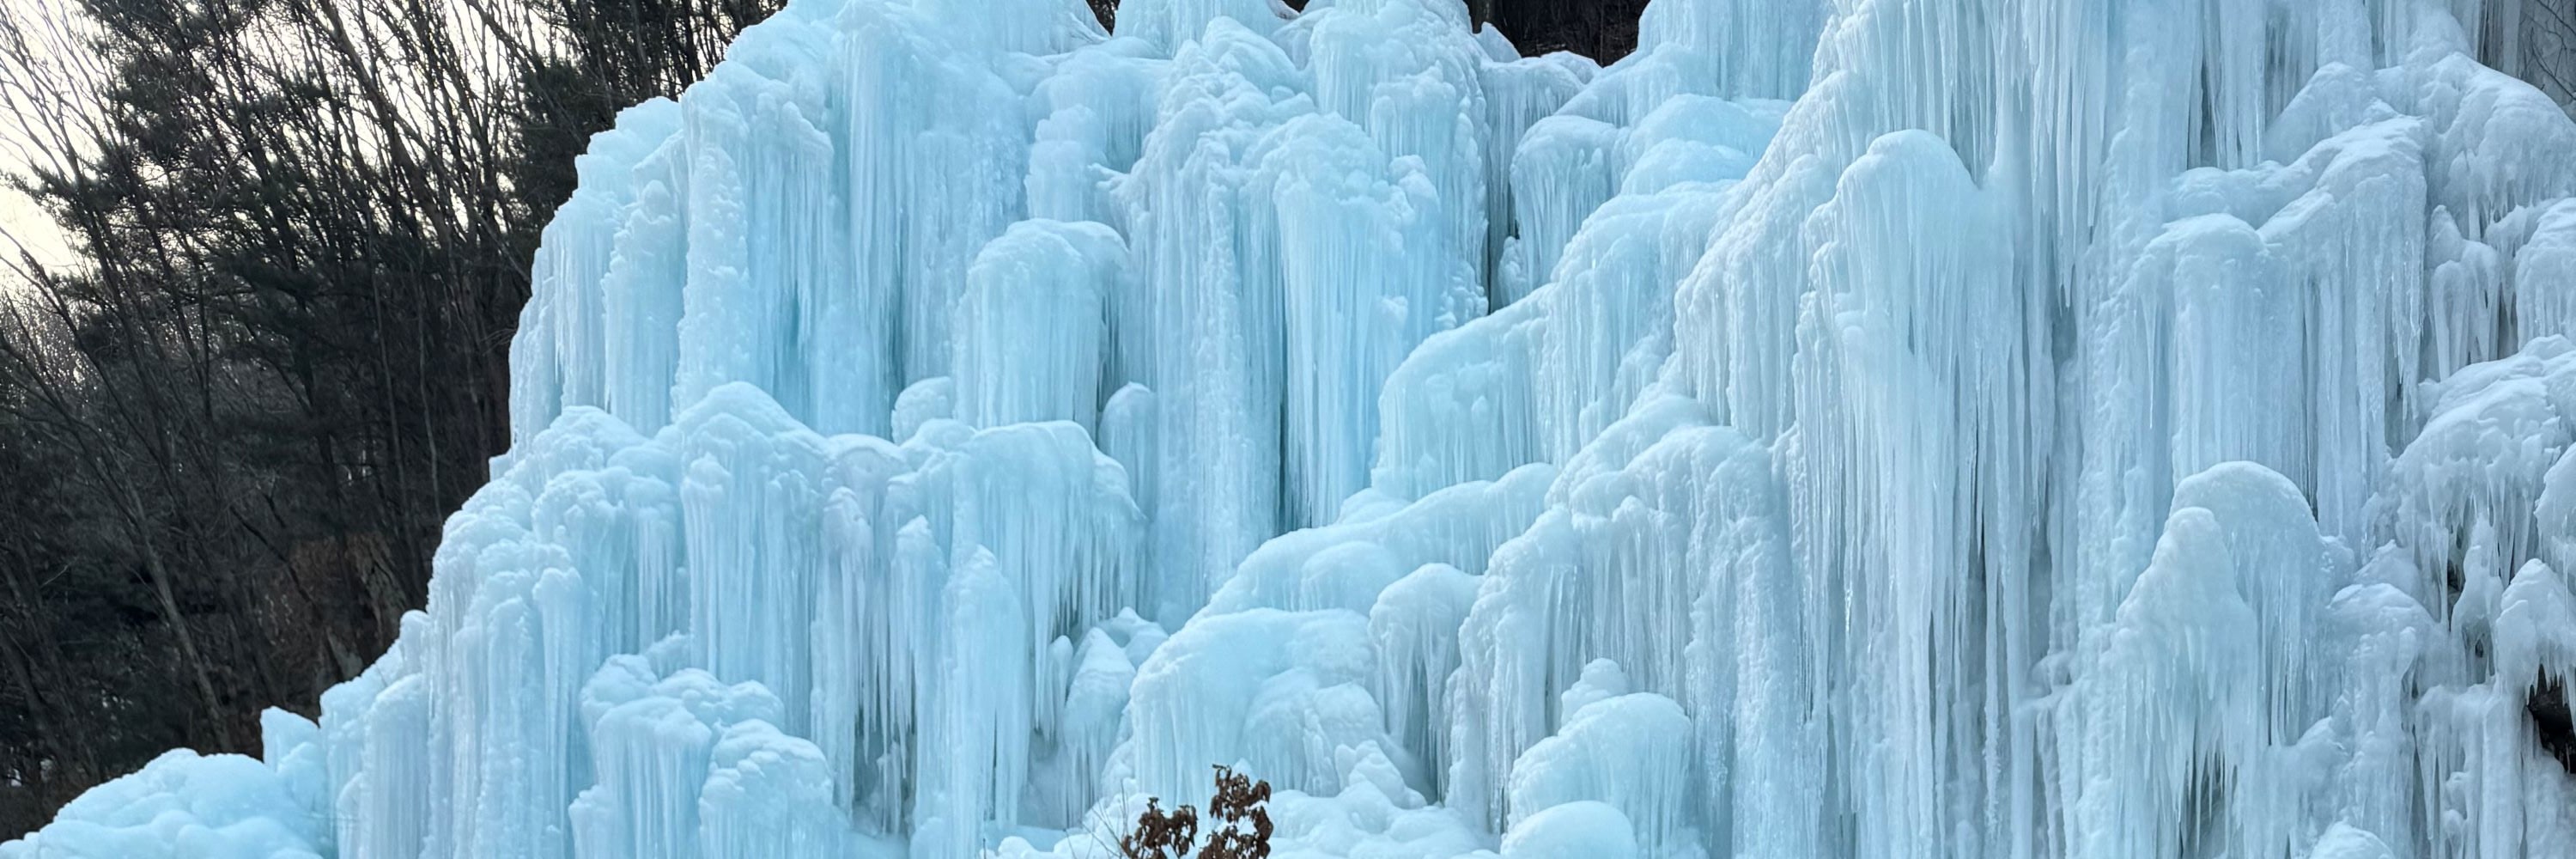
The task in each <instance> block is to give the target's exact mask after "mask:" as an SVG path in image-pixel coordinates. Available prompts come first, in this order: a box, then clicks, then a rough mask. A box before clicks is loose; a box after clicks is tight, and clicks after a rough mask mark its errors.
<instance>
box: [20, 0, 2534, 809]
mask: <svg viewBox="0 0 2576 859" xmlns="http://www.w3.org/2000/svg"><path fill="white" fill-rule="evenodd" d="M2472 5H2474V4H2457V3H2450V2H2443V1H2442V0H2335V2H2293V0H2243V1H2242V2H2240V1H2239V0H2139V2H2108V0H2064V1H2063V2H2038V0H1831V2H1827V0H1793V2H1785V3H1784V2H1769V0H1655V2H1654V3H1652V4H1651V5H1650V6H1649V8H1648V10H1647V13H1646V16H1645V19H1644V23H1643V25H1642V31H1641V34H1640V38H1639V46H1640V49H1639V50H1638V52H1637V53H1635V54H1633V55H1631V56H1629V57H1627V58H1625V59H1622V60H1620V61H1618V62H1615V63H1612V64H1610V65H1608V66H1602V65H1599V64H1597V63H1594V62H1592V61H1590V60H1587V59H1584V58H1581V57H1575V56H1571V55H1564V54H1557V55H1549V56H1538V57H1523V56H1521V55H1520V54H1519V52H1518V50H1517V49H1516V48H1514V47H1513V46H1512V45H1511V44H1510V43H1509V41H1508V40H1505V39H1503V38H1501V37H1500V36H1499V34H1495V33H1492V32H1490V31H1485V32H1477V31H1473V30H1471V29H1470V27H1469V25H1468V23H1467V22H1468V21H1469V19H1470V16H1469V15H1468V14H1467V7H1466V4H1465V3H1464V2H1463V0H1314V2H1311V3H1308V4H1306V6H1305V8H1304V10H1303V11H1302V12H1298V11H1291V10H1290V9H1288V8H1287V7H1286V6H1285V5H1284V4H1278V3H1273V2H1269V0H1129V2H1126V3H1122V4H1121V8H1120V10H1119V15H1118V24H1117V29H1116V30H1115V31H1114V32H1112V31H1104V30H1103V29H1102V28H1100V27H1099V26H1098V25H1097V24H1096V23H1095V20H1094V19H1093V18H1092V17H1091V14H1090V11H1089V9H1088V7H1087V6H1086V5H1085V4H1084V3H1082V2H1080V0H979V2H965V0H792V2H790V3H788V4H787V5H786V7H785V8H784V9H783V10H782V11H781V12H779V13H778V14H777V15H776V16H775V17H773V18H772V19H771V20H769V21H766V22H764V23H762V24H759V25H757V26H754V27H752V28H749V29H748V30H746V31H745V32H744V33H743V34H742V36H741V37H740V38H739V39H738V40H737V42H736V43H735V44H734V45H733V46H732V47H731V48H730V49H729V51H728V53H727V59H726V61H725V62H724V63H723V64H721V65H720V66H719V67H718V68H717V69H716V70H715V71H714V72H713V73H712V74H710V75H709V77H708V78H707V79H706V80H704V81H701V82H699V83H697V84H695V85H694V86H692V87H690V88H689V89H688V91H687V92H686V93H684V94H682V95H681V96H680V97H679V98H677V99H676V100H657V101H654V102H650V103H647V104H644V105H639V106H637V107H634V108H632V109H629V110H628V111H626V112H625V113H623V114H621V116H620V118H619V121H618V124H617V126H616V128H615V129H614V130H612V131H610V132H607V133H604V134H602V135H600V136H598V137H597V138H596V139H594V141H593V142H592V145H591V148H590V150H589V151H588V152H587V153H586V154H585V155H583V156H582V158H581V160H580V162H579V163H578V171H579V173H580V186H579V190H578V191H577V192H576V193H575V194H574V195H573V197H572V199H571V200H570V202H568V203H566V204H565V206H564V207H563V208H562V209H561V211H559V212H558V213H557V216H556V219H555V221H554V223H553V225H552V226H551V227H550V228H549V229H548V230H547V231H546V234H545V241H544V245H543V247H542V248H541V249H540V251H539V253H538V255H537V257H536V258H535V260H533V262H532V266H533V267H532V271H533V273H534V276H535V280H536V289H535V295H534V296H533V298H532V300H531V301H530V303H529V304H528V306H527V309H526V311H525V313H524V314H523V317H522V325H521V329H520V331H519V333H518V335H517V338H516V339H515V340H514V342H513V344H512V368H513V387H512V422H511V426H512V438H513V445H512V448H511V450H510V451H509V452H508V453H507V454H506V455H504V456H501V457H499V458H497V459H496V460H495V461H494V462H493V463H492V470H491V480H490V483H489V485H487V486H486V487H485V488H484V489H483V490H481V491H480V492H478V493H476V494H475V495H474V497H473V498H472V499H471V500H469V501H468V502H467V503H466V505H465V506H464V508H463V509H462V510H460V511H458V512H457V513H456V514H455V515H454V516H453V517H451V518H450V520H449V521H448V523H447V526H446V531H445V536H444V540H443V542H442V544H441V547H440V548H439V550H438V553H437V555H436V557H435V559H434V561H433V567H434V569H435V578H434V580H433V582H432V585H431V589H430V598H429V604H428V606H427V608H426V609H425V610H424V611H421V612H416V613H414V614H412V615H410V616H408V617H406V618H405V619H404V621H403V624H402V635H401V637H400V639H399V640H398V642H397V643H396V644H395V645H394V646H393V647H392V648H391V649H390V650H389V651H388V652H387V653H386V654H384V655H383V657H382V658H380V659H379V660H378V661H376V662H375V663H374V664H373V665H371V666H370V667H369V668H368V669H367V670H366V671H365V672H364V673H363V674H361V675H360V676H359V677H357V678H355V679H353V680H350V681H348V682H347V683H344V684H342V685H340V686H339V687H337V688H335V689H333V690H331V692H330V693H329V694H328V695H326V696H325V697H324V699H323V702H322V707H321V712H320V713H319V716H318V718H315V719H309V720H308V719H306V718H303V717H300V716H295V715H292V714H287V713H283V712H272V713H270V714H269V715H268V717H267V718H266V720H265V722H264V727H265V728H266V731H265V732H264V740H265V742H266V746H267V747H266V750H265V755H264V757H263V758H261V759H258V760H253V759H249V758H244V757H239V756H226V755H208V756H200V755H197V754H194V753H191V752H186V751H178V752H172V753H170V754H168V755H166V756H164V757H162V758H160V759H158V760H156V761H155V762H153V763H152V764H151V765H150V766H149V767H147V768H146V769H145V770H143V771H142V772H139V773H136V774H134V775H131V776H128V777H126V778H124V779H120V780H118V781H116V782H113V783H110V784H108V785H105V786H102V787H100V788H98V789H97V790H95V791H93V792H92V793H91V794H90V795H88V796H86V797H83V798H82V799H81V800H79V801H77V802H74V803H73V804H71V805H70V806H67V807H66V808H65V809H64V810H63V812H62V814H61V816H60V818H59V819H58V820H57V821H56V822H54V823H53V824H52V825H50V826H48V827H47V828H45V829H43V830H40V831H38V832H36V833H31V834H29V835H27V836H25V837H24V838H21V839H19V840H16V841H10V842H7V843H5V844H0V859H39V857H44V858H45V859H52V857H100V859H108V857H114V859H131V857H156V856H170V857H180V856H187V857H233V856H246V857H333V856H338V857H400V859H481V857H560V859H574V857H602V859H605V858H606V857H616V859H628V857H674V859H720V857H795V856H816V857H823V856H834V857H838V856H889V857H891V856H909V857H920V859H933V857H936V859H948V858H949V857H961V858H962V857H976V856H986V855H992V856H1002V857H1015V859H1041V857H1044V859H1107V857H1110V856H1112V855H1113V850H1112V848H1111V846H1110V845H1113V844H1115V842H1116V840H1117V835H1118V834H1119V833H1120V832H1122V831H1123V830H1124V827H1126V826H1127V825H1128V824H1129V823H1131V822H1132V821H1134V820H1135V818H1136V815H1137V814H1138V812H1140V811H1141V810H1142V809H1143V808H1144V806H1145V803H1146V801H1147V798H1148V797H1152V798H1157V799H1159V800H1160V801H1161V802H1162V803H1163V805H1164V806H1165V807H1170V806H1174V805H1179V804H1184V803H1188V804H1195V805H1201V806H1204V804H1205V801H1206V799H1207V794H1208V792H1209V790H1210V787H1211V782H1210V780H1209V778H1208V776H1209V774H1210V767H1212V766H1218V765H1224V766H1232V767H1235V768H1236V769H1237V770H1238V771H1241V772H1245V773H1247V774H1249V775H1251V776H1253V777H1256V778H1260V779H1264V780H1266V781H1268V782H1270V783H1271V784H1272V785H1273V786H1274V787H1275V788H1277V790H1278V793H1277V794H1276V795H1275V798H1274V800H1273V801H1272V806H1271V807H1272V815H1273V817H1274V819H1275V821H1276V822H1277V824H1278V834H1277V840H1276V844H1275V848H1276V852H1275V853H1274V854H1273V855H1276V856H1282V857H1290V856H1294V857H1325V856H1336V857H1370V859H1390V857H1419V859H1434V857H1470V856H1481V857H1487V859H1495V857H1515V859H1549V857H1574V856H1580V857H1584V859H1610V857H1628V856H1635V857H1655V859H1704V857H1779V859H1795V857H1814V859H1828V857H1830V859H1989V857H1991V858H1992V859H2006V858H2007V857H2009V858H2010V859H2050V858H2051V857H2067V859H2078V858H2079V857H2080V858H2081V859H2094V857H2118V859H2155V858H2156V857H2173V859H2199V857H2218V856H2227V857H2252V856H2265V857H2290V859H2383V858H2384V859H2397V857H2427V859H2433V857H2441V859H2542V857H2563V856H2569V855H2576V775H2571V772H2570V768H2569V765H2568V762H2567V757H2568V754H2567V753H2564V752H2560V751H2554V750H2564V749H2571V748H2576V736H2561V735H2559V734H2558V733H2554V732H2563V731H2568V730H2570V728H2569V726H2568V725H2567V724H2566V723H2565V721H2564V714H2566V713H2568V712H2570V710H2571V709H2576V596H2571V591H2570V584H2569V580H2568V576H2569V575H2571V574H2576V573H2571V571H2576V339H2571V338H2576V158H2570V157H2569V156H2571V155H2576V121H2571V120H2570V119H2569V117H2568V115H2567V114H2566V113H2565V112H2563V111H2562V110H2561V109H2560V108H2559V107H2558V106H2556V105H2553V104H2551V103H2550V102H2549V101H2548V100H2547V99H2546V98H2545V97H2543V96H2542V95H2541V94H2540V93H2539V92H2538V91H2537V90H2535V89H2533V88H2531V87H2529V86H2527V85H2525V84H2523V83H2521V82H2519V81H2516V80H2514V79H2512V78H2510V77H2508V76H2506V75H2504V74H2502V73H2499V72H2497V71H2495V70H2491V69H2487V68H2484V67H2482V66H2479V65H2478V64H2477V63H2476V62H2475V61H2474V59H2473V58H2474V57H2476V56H2478V55H2479V47H2480V46H2479V45H2478V44H2477V43H2476V41H2475V40H2476V39H2477V38H2478V34H2480V33H2481V32H2483V30H2484V28H2483V27H2481V26H2479V25H2478V24H2477V22H2475V21H2469V22H2467V25H2466V26H2464V25H2463V22H2462V20H2461V17H2460V14H2461V13H2463V12H2466V11H2469V10H2468V9H2466V8H2465V7H2467V6H2472ZM2455 7H2456V8H2455ZM2553 720H2554V721H2553Z"/></svg>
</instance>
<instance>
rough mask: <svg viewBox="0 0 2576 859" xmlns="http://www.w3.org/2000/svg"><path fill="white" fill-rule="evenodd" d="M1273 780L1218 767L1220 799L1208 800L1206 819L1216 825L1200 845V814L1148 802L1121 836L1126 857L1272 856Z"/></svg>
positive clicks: (1201, 858)
mask: <svg viewBox="0 0 2576 859" xmlns="http://www.w3.org/2000/svg"><path fill="white" fill-rule="evenodd" d="M1269 804H1270V783H1269V782H1266V781H1254V780H1253V778H1252V777H1251V776H1248V775H1244V774H1241V773H1237V772H1235V771H1234V768H1232V767H1217V768H1216V797H1215V798H1213V799H1210V800H1208V817H1207V822H1208V823H1209V824H1210V825H1211V826H1212V827H1213V828H1212V830H1211V831H1210V832H1209V833H1208V837H1207V841H1206V842H1205V843H1200V841H1199V839H1198V836H1199V824H1200V818H1199V812H1198V809H1197V808H1194V807H1191V806H1187V805H1184V806H1181V807H1179V808H1175V809H1172V810H1171V811H1169V812H1166V811H1164V810H1163V801H1162V800H1159V799H1148V800H1146V801H1145V813H1144V814H1143V815H1140V816H1138V817H1137V818H1136V828H1135V829H1134V830H1131V831H1129V832H1128V833H1127V836H1126V837H1124V838H1121V839H1119V840H1118V851H1119V855H1120V856H1124V857H1126V859H1269V856H1270V833H1271V831H1272V827H1271V824H1270V809H1269V808H1268V806H1269Z"/></svg>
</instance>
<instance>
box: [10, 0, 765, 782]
mask: <svg viewBox="0 0 2576 859" xmlns="http://www.w3.org/2000/svg"><path fill="white" fill-rule="evenodd" d="M776 2H777V0H631V2H612V3H595V2H590V0H465V2H455V0H176V2H174V0H62V2H59V3H58V4H57V5H44V4H31V3H20V4H15V5H12V6H10V7H8V11H7V12H6V13H0V14H5V18H0V97H5V98H8V99H11V100H12V101H14V102H15V105H14V106H15V107H16V108H17V111H16V122H15V123H14V126H13V127H10V128H7V129H5V132H6V133H5V135H4V136H5V138H6V140H7V141H8V143H10V144H12V146H13V149H12V151H11V152H10V153H9V154H10V155H11V156H13V158H12V160H15V161H19V162H21V163H22V165H23V169H22V170H21V171H20V172H21V175H19V176H18V177H17V181H18V184H19V185H20V188H21V190H22V191H23V193H25V194H27V195H28V196H30V197H33V198H34V199H35V200H36V201H37V202H38V203H39V204H40V205H41V206H42V207H43V211H44V212H45V214H46V215H47V216H49V217H50V218H51V219H52V220H53V221H54V222H55V224H56V225H57V226H58V227H59V229H60V231H61V232H62V233H63V234H64V236H65V237H66V241H67V243H68V244H69V246H70V250H71V252H72V254H71V255H72V257H73V259H70V260H67V261H66V260H43V259H39V258H37V257H35V256H30V255H27V254H23V253H15V252H13V253H11V254H10V256H11V257H12V259H9V260H7V262H8V263H10V269H11V271H10V272H8V275H9V276H7V277H6V278H5V279H6V280H7V281H8V282H7V283H5V284H0V833H17V832H23V831H26V830H29V829H32V828H34V827H35V826H37V825H39V824H41V823H42V822H43V819H44V818H45V817H46V816H49V815H50V813H51V810H52V809H53V808H54V807H56V806H58V805H60V804H61V803H62V802H64V801H66V800H68V799H70V798H71V797H72V796H75V795H77V794H78V792H79V791H81V790H83V789H86V788H87V787H89V786H91V785H93V784H96V783H97V782H99V781H101V780H103V779H105V778H111V777H114V776H116V775H118V774H121V773H124V772H127V771H131V770H133V769H135V768H136V767H138V766H140V765H141V764H142V763H143V762H144V761H146V760H149V759H150V758H151V757H152V756H153V755H155V754H158V753H159V752H160V751H161V750H164V749H167V748H170V747H174V746H188V747H193V748H198V749H203V750H208V751H217V750H224V751H253V750H255V749H256V746H257V739H258V738H257V731H258V728H257V714H258V712H259V710H260V709H261V708H262V707H265V706H270V705H279V706H286V707H289V708H291V709H296V710H300V711H304V712H307V713H310V712H312V711H313V709H314V703H315V701H316V699H317V697H318V696H319V694H320V693H321V692H322V690H324V689H326V688H328V687H329V686H330V685H331V684H333V683H336V682H338V681H340V680H342V679H345V678H347V677H348V676H350V675H352V674H353V673H354V672H356V671H357V670H359V669H361V668H363V667H364V666H365V665H366V664H367V663H368V662H370V661H372V660H373V659H374V657H375V655H376V654H377V653H379V652H381V651H382V650H383V649H384V647H385V645H386V644H387V643H388V642H390V641H391V640H392V638H393V635H394V633H395V631H396V629H397V627H398V625H399V620H400V618H401V616H402V614H403V613H404V612H405V611H409V610H412V609H416V608H419V607H420V606H421V605H422V603H423V601H424V599H425V594H426V591H427V583H428V569H429V559H430V556H431V553H432V552H433V551H434V549H435V547H436V543H437V536H438V529H439V525H440V522H441V520H442V519H443V517H444V516H445V515H446V513H447V512H448V511H451V510H453V509H455V507H456V506H457V505H458V504H459V503H460V502H462V501H463V499H464V498H465V497H466V495H467V494H469V493H470V492H472V491H473V490H474V489H475V488H476V487H478V486H480V485H481V484H482V483H483V482H484V477H485V470H486V466H485V461H486V460H487V458H489V457H491V456H492V455H494V454H496V453H498V452H500V449H501V448H502V446H503V445H504V444H506V441H507V435H506V426H507V415H506V410H507V405H508V402H509V397H508V391H507V386H508V367H507V355H508V344H509V338H510V334H511V331H512V328H513V327H514V326H515V324H516V321H517V315H518V311H519V307H520V305H521V303H523V302H524V301H525V300H526V297H527V292H528V260H529V258H530V256H531V255H532V254H533V253H534V251H535V248H536V243H537V237H538V231H539V229H540V228H541V227H542V226H543V223H544V221H545V219H546V217H547V216H548V215H550V214H551V213H552V211H553V209H554V208H555V206H557V205H558V204H560V203H561V202H562V201H563V199H564V198H565V197H566V196H567V195H568V194H570V192H571V189H572V184H573V169H572V168H573V156H574V155H576V154H578V153H579V152H580V150H581V149H582V147H583V146H584V145H585V144H586V142H587V140H588V139H589V137H590V135H591V134H592V133H594V132H597V131H599V130H602V129H604V128H606V127H607V126H608V125H609V123H610V122H611V121H612V120H613V119H614V116H615V111H616V110H617V109H619V108H621V107H623V106H625V105H628V104H631V103H634V102H636V101H640V100H642V99H644V98H647V97H650V96H654V95H669V94H676V93H677V92H678V91H679V89H680V88H681V86H682V85H683V84H685V83H686V82H687V81H691V80H695V79H697V78H698V77H700V76H702V75H703V74H704V73H705V72H706V70H707V68H708V67H709V66H710V65H712V64H713V62H714V61H715V59H716V58H717V57H718V56H720V52H721V48H722V46H723V44H724V43H725V42H726V41H727V40H728V39H729V38H730V37H731V36H732V34H733V33H734V31H735V30H737V29H739V28H741V27H742V26H745V25H747V24H749V23H751V22H753V21H756V20H758V19H759V18H760V17H762V16H764V15H765V14H766V13H767V12H768V10H769V9H770V8H772V7H774V6H775V5H776ZM44 263H53V265H50V266H49V265H46V264H44Z"/></svg>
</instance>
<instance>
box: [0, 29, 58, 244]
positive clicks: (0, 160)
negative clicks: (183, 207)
mask: <svg viewBox="0 0 2576 859" xmlns="http://www.w3.org/2000/svg"><path fill="white" fill-rule="evenodd" d="M0 7H5V8H6V10H7V11H8V13H9V14H12V15H44V14H60V13H61V12H62V11H63V10H67V9H68V8H70V7H69V5H68V4H67V3H64V2H62V0H0ZM19 108H20V106H19V105H18V104H17V103H15V101H14V100H10V99H5V98H0V111H8V112H10V113H11V114H14V112H15V111H17V110H18V109H19ZM18 125H19V123H18V120H17V118H16V117H15V116H14V115H0V129H14V128H16V127H18ZM0 133H6V132H5V130H0ZM25 168H26V162H25V160H24V158H23V155H22V153H20V152H19V151H17V149H16V147H11V146H0V171H6V172H8V173H10V174H17V173H22V172H24V171H25ZM0 236H5V237H6V238H5V240H0V253H5V254H10V255H13V256H14V255H15V254H16V252H17V247H15V246H13V243H14V244H15V245H17V246H23V247H25V248H26V250H27V251H28V252H29V253H31V254H33V255H35V257H36V259H37V261H39V262H41V263H43V264H45V265H49V266H51V265H64V264H68V263H71V262H73V261H74V257H73V254H72V251H71V247H70V245H68V244H67V243H66V242H65V237H64V235H63V232H62V230H60V229H58V228H56V227H55V226H54V222H53V219H51V218H48V217H46V216H45V213H44V210H42V209H40V208H38V207H37V206H36V201H34V200H31V199H28V198H27V196H26V195H24V194H20V193H18V192H17V190H16V189H14V188H7V187H0ZM10 270H11V269H10V267H8V266H0V277H7V278H11V279H14V277H15V275H14V274H6V272H9V271H10Z"/></svg>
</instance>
